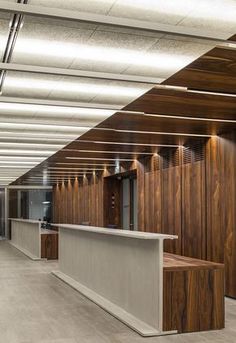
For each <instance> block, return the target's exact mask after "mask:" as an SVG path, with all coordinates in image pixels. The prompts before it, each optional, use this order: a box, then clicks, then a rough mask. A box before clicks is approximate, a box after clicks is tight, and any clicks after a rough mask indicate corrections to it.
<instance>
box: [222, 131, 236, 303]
mask: <svg viewBox="0 0 236 343" xmlns="http://www.w3.org/2000/svg"><path fill="white" fill-rule="evenodd" d="M221 149H222V154H223V178H224V183H223V197H222V199H223V201H224V203H223V207H224V225H225V241H224V242H225V249H224V260H225V274H226V294H227V295H228V296H230V297H234V298H236V132H235V131H234V132H232V133H229V134H225V135H223V136H222V137H221Z"/></svg>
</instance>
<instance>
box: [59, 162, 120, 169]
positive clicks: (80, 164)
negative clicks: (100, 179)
mask: <svg viewBox="0 0 236 343" xmlns="http://www.w3.org/2000/svg"><path fill="white" fill-rule="evenodd" d="M55 164H56V165H66V166H70V165H71V166H85V167H87V166H89V167H94V168H96V167H115V166H116V165H115V164H107V163H75V162H57V163H55Z"/></svg>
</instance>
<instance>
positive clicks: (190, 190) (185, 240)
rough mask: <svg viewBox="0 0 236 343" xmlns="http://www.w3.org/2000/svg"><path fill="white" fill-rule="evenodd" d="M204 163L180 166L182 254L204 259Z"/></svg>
mask: <svg viewBox="0 0 236 343" xmlns="http://www.w3.org/2000/svg"><path fill="white" fill-rule="evenodd" d="M204 168H205V162H204V161H198V162H192V163H188V164H185V165H183V166H182V253H183V255H185V256H190V257H196V258H200V259H204V258H205V257H206V240H205V235H206V227H205V206H206V202H205V169H204Z"/></svg>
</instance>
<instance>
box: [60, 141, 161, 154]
mask: <svg viewBox="0 0 236 343" xmlns="http://www.w3.org/2000/svg"><path fill="white" fill-rule="evenodd" d="M118 143H119V142H118ZM127 143H128V142H127ZM66 148H67V149H76V150H86V151H91V150H92V151H122V152H136V153H137V154H138V153H143V152H147V153H153V154H154V153H156V152H158V151H159V150H160V148H158V147H157V146H145V145H135V143H134V144H133V145H131V144H112V142H111V143H108V144H106V143H102V142H101V143H98V142H97V143H95V142H90V141H85V142H83V141H82V142H81V141H79V140H77V141H74V142H72V143H71V144H69V145H68V146H67V147H66Z"/></svg>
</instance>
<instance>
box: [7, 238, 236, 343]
mask: <svg viewBox="0 0 236 343" xmlns="http://www.w3.org/2000/svg"><path fill="white" fill-rule="evenodd" d="M56 269H57V262H44V261H42V262H34V261H31V260H30V259H28V258H27V257H25V256H24V255H23V254H22V253H20V252H19V251H17V250H16V249H15V248H13V247H11V246H10V245H9V244H8V243H7V242H6V241H0V343H142V342H146V343H171V342H175V343H200V342H201V343H204V342H206V343H207V342H214V343H215V342H219V343H220V342H222V343H223V342H228V343H231V342H232V343H235V337H236V327H235V321H236V316H235V313H236V303H235V301H233V300H230V299H226V312H227V313H226V326H227V328H226V329H225V330H222V331H212V332H206V333H196V334H184V335H179V336H166V337H155V338H142V337H140V336H139V335H138V334H136V333H135V332H133V331H132V330H131V329H129V328H128V327H126V326H125V325H123V324H122V323H121V322H120V321H118V320H116V319H115V318H113V317H112V316H110V315H109V314H108V313H106V312H105V311H103V310H102V309H100V308H99V307H98V306H96V305H95V304H93V303H92V302H90V301H88V300H87V299H86V298H84V297H83V296H82V295H80V294H79V293H78V292H76V291H74V290H73V289H72V288H70V287H69V286H67V285H66V284H64V283H63V282H61V281H60V280H59V279H57V278H55V277H54V276H52V275H51V274H50V272H51V271H52V270H56ZM229 328H230V329H229Z"/></svg>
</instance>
